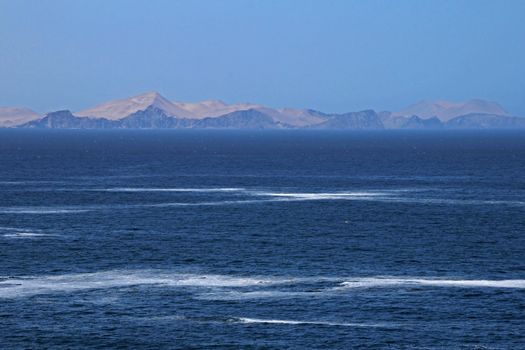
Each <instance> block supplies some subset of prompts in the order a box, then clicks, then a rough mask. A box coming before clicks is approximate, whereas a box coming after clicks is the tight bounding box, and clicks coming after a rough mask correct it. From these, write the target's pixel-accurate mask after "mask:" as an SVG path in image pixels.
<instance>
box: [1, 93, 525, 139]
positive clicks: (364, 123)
mask: <svg viewBox="0 0 525 350" xmlns="http://www.w3.org/2000/svg"><path fill="white" fill-rule="evenodd" d="M2 112H3V114H2ZM0 123H1V124H0V126H4V127H15V126H16V127H23V128H68V129H71V128H74V129H98V128H106V129H108V128H122V129H283V128H286V129H291V128H305V129H350V130H368V129H370V130H373V129H375V130H381V129H516V128H525V118H519V117H515V116H510V115H508V113H507V112H506V111H505V110H504V109H503V108H502V107H501V106H500V105H498V104H497V103H495V102H487V101H482V100H469V101H466V102H461V103H460V102H446V101H439V102H421V103H418V104H415V105H413V106H410V107H408V108H406V109H404V110H402V111H399V112H393V113H392V112H388V111H383V112H376V111H374V110H371V109H369V110H364V111H359V112H348V113H340V114H338V113H323V112H320V111H316V110H312V109H298V108H280V109H278V108H270V107H266V106H263V105H259V104H254V103H237V104H227V103H225V102H222V101H219V100H205V101H200V102H194V103H186V102H176V101H170V100H168V99H166V98H165V97H163V96H162V95H160V94H159V93H157V92H148V93H145V94H142V95H137V96H133V97H130V98H127V99H121V100H114V101H109V102H105V103H102V104H100V105H97V106H95V107H92V108H89V109H86V110H82V111H79V112H73V113H72V112H70V111H57V112H52V113H48V114H46V115H45V116H44V117H42V118H40V117H39V116H38V114H36V113H34V112H32V111H31V110H29V109H23V108H18V109H7V108H4V109H0Z"/></svg>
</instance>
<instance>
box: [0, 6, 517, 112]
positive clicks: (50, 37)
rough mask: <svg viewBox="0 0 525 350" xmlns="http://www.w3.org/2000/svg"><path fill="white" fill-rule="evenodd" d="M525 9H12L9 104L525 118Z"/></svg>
mask: <svg viewBox="0 0 525 350" xmlns="http://www.w3.org/2000/svg"><path fill="white" fill-rule="evenodd" d="M524 10H525V3H524V2H522V1H506V2H504V3H501V2H495V1H475V2H474V1H439V2H437V1H434V2H430V1H424V2H417V1H399V2H395V3H393V2H386V1H366V2H365V1H362V2H357V1H334V2H330V3H329V4H327V3H326V2H322V1H301V2H300V3H299V2H295V1H223V2H216V1H199V2H194V1H155V2H153V3H152V2H146V1H111V2H108V1H90V2H69V1H64V0H55V1H17V2H14V1H7V0H0V50H1V51H2V53H3V54H2V56H1V57H0V76H1V77H2V79H0V105H1V106H24V107H29V108H32V109H34V110H35V111H37V112H39V113H43V112H48V111H54V110H59V109H70V110H82V109H85V108H88V107H91V106H93V105H96V104H98V103H101V102H104V101H107V100H113V99H119V98H125V97H128V96H132V95H137V94H140V93H142V92H145V91H158V92H160V93H161V94H163V95H164V96H166V97H168V98H169V99H172V100H180V101H199V100H206V99H220V100H224V101H226V102H228V103H239V102H255V103H260V104H264V105H269V106H272V107H276V108H280V107H299V108H301V107H308V108H313V109H317V110H322V111H329V112H347V111H356V110H363V109H367V108H374V109H376V110H391V111H392V110H394V111H395V110H399V109H402V108H404V107H406V106H408V105H411V104H414V103H416V102H418V101H421V100H450V101H464V100H468V99H472V98H479V99H484V100H489V101H495V102H498V103H500V104H501V105H502V106H503V107H504V108H505V109H506V110H508V112H509V113H510V114H513V115H520V116H523V115H525V105H524V104H523V101H524V100H525V89H524V88H525V67H524V66H523V64H522V62H523V61H525V44H524V43H523V40H522V38H523V37H525V26H523V25H522V24H521V18H520V17H521V14H522V13H524Z"/></svg>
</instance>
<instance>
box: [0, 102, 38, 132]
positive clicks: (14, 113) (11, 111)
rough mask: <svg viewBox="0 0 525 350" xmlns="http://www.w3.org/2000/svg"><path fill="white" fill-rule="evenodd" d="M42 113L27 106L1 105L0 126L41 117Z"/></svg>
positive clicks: (3, 126)
mask: <svg viewBox="0 0 525 350" xmlns="http://www.w3.org/2000/svg"><path fill="white" fill-rule="evenodd" d="M39 118H40V115H39V114H38V113H36V112H35V111H33V110H31V109H29V108H25V107H0V128H8V127H13V126H17V125H20V124H24V123H27V122H29V121H31V120H36V119H39Z"/></svg>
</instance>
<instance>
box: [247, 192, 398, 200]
mask: <svg viewBox="0 0 525 350" xmlns="http://www.w3.org/2000/svg"><path fill="white" fill-rule="evenodd" d="M252 194H253V195H257V196H264V197H274V198H280V199H282V200H289V201H291V200H294V201H300V200H329V199H332V200H334V199H335V200H345V199H346V200H356V199H357V200H363V199H376V198H377V197H388V196H391V195H392V193H389V192H378V191H377V192H376V191H364V192H319V193H315V192H311V193H306V192H257V191H254V192H252Z"/></svg>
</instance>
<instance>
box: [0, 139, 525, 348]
mask: <svg viewBox="0 0 525 350" xmlns="http://www.w3.org/2000/svg"><path fill="white" fill-rule="evenodd" d="M0 348H2V349H4V348H5V349H16V348H21V349H22V348H52V349H69V348H95V349H102V348H120V349H126V348H132V349H139V348H147V349H164V348H168V349H171V348H174V349H178V348H181V349H353V348H355V349H360V348H361V349H369V348H380V349H381V348H386V349H397V348H400V349H406V348H409V349H452V348H453V349H457V348H460V349H519V348H525V133H523V132H362V133H359V132H305V131H293V132H292V131H280V132H240V131H238V132H226V131H36V130H33V131H32V130H2V131H0Z"/></svg>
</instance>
